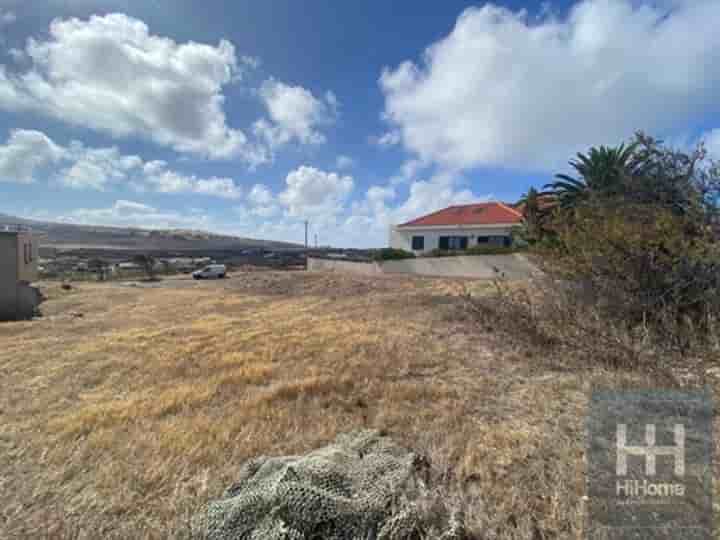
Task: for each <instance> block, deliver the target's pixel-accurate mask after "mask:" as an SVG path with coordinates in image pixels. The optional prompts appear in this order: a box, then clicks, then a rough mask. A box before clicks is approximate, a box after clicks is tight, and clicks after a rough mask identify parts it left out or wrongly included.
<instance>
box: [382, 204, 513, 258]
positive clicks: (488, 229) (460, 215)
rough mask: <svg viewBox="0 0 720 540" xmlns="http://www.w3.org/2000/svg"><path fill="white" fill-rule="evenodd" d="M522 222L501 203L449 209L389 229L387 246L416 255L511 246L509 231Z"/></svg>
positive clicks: (511, 209) (467, 205)
mask: <svg viewBox="0 0 720 540" xmlns="http://www.w3.org/2000/svg"><path fill="white" fill-rule="evenodd" d="M522 223H523V215H522V213H520V212H519V211H518V210H515V209H514V208H511V207H510V206H508V205H506V204H503V203H500V202H487V203H478V204H463V205H456V206H450V207H448V208H445V209H443V210H438V211H437V212H433V213H432V214H428V215H426V216H421V217H419V218H416V219H413V220H412V221H408V222H407V223H403V224H401V225H396V226H393V227H391V228H390V247H392V248H396V249H403V250H405V251H412V252H414V253H415V254H416V255H420V254H422V253H426V252H428V251H432V250H434V249H442V250H464V249H468V248H471V247H475V246H510V245H511V243H512V229H513V228H515V227H517V226H519V225H521V224H522Z"/></svg>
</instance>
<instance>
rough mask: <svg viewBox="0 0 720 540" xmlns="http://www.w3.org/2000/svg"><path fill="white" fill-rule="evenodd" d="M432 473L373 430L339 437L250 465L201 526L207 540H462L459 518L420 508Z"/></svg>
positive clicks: (211, 506) (417, 458)
mask: <svg viewBox="0 0 720 540" xmlns="http://www.w3.org/2000/svg"><path fill="white" fill-rule="evenodd" d="M426 472H427V462H426V460H424V459H423V458H421V457H420V456H418V455H417V454H415V453H413V452H410V451H408V450H406V449H404V448H402V447H400V446H398V445H396V444H395V443H393V442H392V440H390V439H389V438H387V437H383V436H381V435H380V434H378V433H377V432H375V431H362V432H356V433H351V434H347V435H341V436H339V437H338V438H337V439H336V440H335V442H334V443H332V444H330V445H328V446H326V447H324V448H320V449H318V450H315V451H313V452H311V453H309V454H306V455H304V456H288V457H260V458H256V459H253V460H251V461H249V462H247V463H246V464H245V465H243V467H242V468H241V470H240V474H239V479H238V481H237V482H236V483H235V484H234V485H233V486H232V487H231V488H230V489H228V491H227V492H226V493H225V495H224V497H223V498H222V499H220V500H217V501H214V502H212V503H210V504H209V505H208V507H207V509H206V511H205V512H204V514H203V515H202V516H201V517H200V519H199V521H198V522H197V524H196V526H197V528H198V529H197V530H198V532H199V535H200V536H201V537H203V538H207V539H208V540H241V539H242V540H251V539H252V540H255V539H257V540H260V539H268V540H281V539H282V540H291V539H292V540H310V539H320V538H322V539H329V540H356V539H357V540H361V539H362V540H366V539H377V540H409V539H415V538H424V537H427V532H428V531H430V530H432V531H433V533H432V536H431V537H432V538H442V539H443V540H460V539H462V538H464V537H465V535H464V532H463V527H462V518H461V516H459V515H455V514H453V513H452V512H447V513H446V514H443V513H442V512H441V513H440V514H438V513H437V512H434V511H433V512H428V510H427V508H425V507H424V506H423V505H422V504H419V502H418V501H419V500H420V498H422V497H423V494H425V493H427V486H426V483H425V481H424V478H425V473H426ZM438 516H440V518H438ZM428 520H432V523H428Z"/></svg>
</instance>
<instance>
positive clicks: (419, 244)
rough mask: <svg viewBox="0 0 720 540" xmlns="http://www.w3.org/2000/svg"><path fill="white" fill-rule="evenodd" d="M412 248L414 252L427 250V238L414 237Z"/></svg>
mask: <svg viewBox="0 0 720 540" xmlns="http://www.w3.org/2000/svg"><path fill="white" fill-rule="evenodd" d="M412 248H413V251H422V250H424V249H425V237H424V236H413V237H412Z"/></svg>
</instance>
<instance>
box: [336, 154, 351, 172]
mask: <svg viewBox="0 0 720 540" xmlns="http://www.w3.org/2000/svg"><path fill="white" fill-rule="evenodd" d="M354 165H355V160H354V159H353V158H351V157H350V156H343V155H340V156H338V157H337V159H336V160H335V166H336V167H337V168H338V169H351V168H352V167H353V166H354Z"/></svg>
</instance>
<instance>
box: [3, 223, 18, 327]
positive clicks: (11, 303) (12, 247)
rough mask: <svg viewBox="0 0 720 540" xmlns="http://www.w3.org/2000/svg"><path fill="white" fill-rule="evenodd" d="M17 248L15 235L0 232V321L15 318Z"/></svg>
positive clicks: (16, 236)
mask: <svg viewBox="0 0 720 540" xmlns="http://www.w3.org/2000/svg"><path fill="white" fill-rule="evenodd" d="M17 247H18V235H17V233H5V232H0V320H3V319H5V320H7V319H14V318H15V317H16V316H17V304H18V286H17V284H18V262H17V259H18V257H17Z"/></svg>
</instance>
